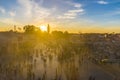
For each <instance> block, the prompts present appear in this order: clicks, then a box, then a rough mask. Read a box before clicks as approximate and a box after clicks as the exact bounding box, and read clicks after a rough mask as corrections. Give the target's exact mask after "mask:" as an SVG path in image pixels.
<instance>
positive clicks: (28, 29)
mask: <svg viewBox="0 0 120 80" xmlns="http://www.w3.org/2000/svg"><path fill="white" fill-rule="evenodd" d="M23 29H24V30H25V33H34V32H35V30H36V27H35V26H34V25H25V26H24V27H23Z"/></svg>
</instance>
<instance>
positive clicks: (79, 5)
mask: <svg viewBox="0 0 120 80" xmlns="http://www.w3.org/2000/svg"><path fill="white" fill-rule="evenodd" d="M74 7H76V8H80V7H82V5H81V4H74Z"/></svg>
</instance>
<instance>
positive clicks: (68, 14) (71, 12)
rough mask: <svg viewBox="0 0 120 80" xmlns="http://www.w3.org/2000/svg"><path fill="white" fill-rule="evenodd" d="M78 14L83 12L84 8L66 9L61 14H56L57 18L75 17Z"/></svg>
mask: <svg viewBox="0 0 120 80" xmlns="http://www.w3.org/2000/svg"><path fill="white" fill-rule="evenodd" d="M80 14H84V9H74V10H68V11H67V12H66V13H64V14H63V15H62V16H58V19H75V18H76V17H77V16H78V15H80Z"/></svg>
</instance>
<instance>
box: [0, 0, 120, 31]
mask: <svg viewBox="0 0 120 80" xmlns="http://www.w3.org/2000/svg"><path fill="white" fill-rule="evenodd" d="M119 4H120V0H0V30H8V29H10V28H13V26H14V25H17V26H18V27H19V26H24V25H27V24H32V25H35V26H37V27H39V26H41V25H47V24H50V26H51V29H52V30H62V31H66V30H67V31H69V32H75V33H78V32H87V33H89V32H100V33H101V32H119V30H120V27H119V26H120V23H119V21H120V8H119V7H120V5H119Z"/></svg>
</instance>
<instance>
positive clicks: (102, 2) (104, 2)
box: [97, 0, 108, 4]
mask: <svg viewBox="0 0 120 80" xmlns="http://www.w3.org/2000/svg"><path fill="white" fill-rule="evenodd" d="M97 3H98V4H108V2H106V1H103V0H101V1H98V2H97Z"/></svg>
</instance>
